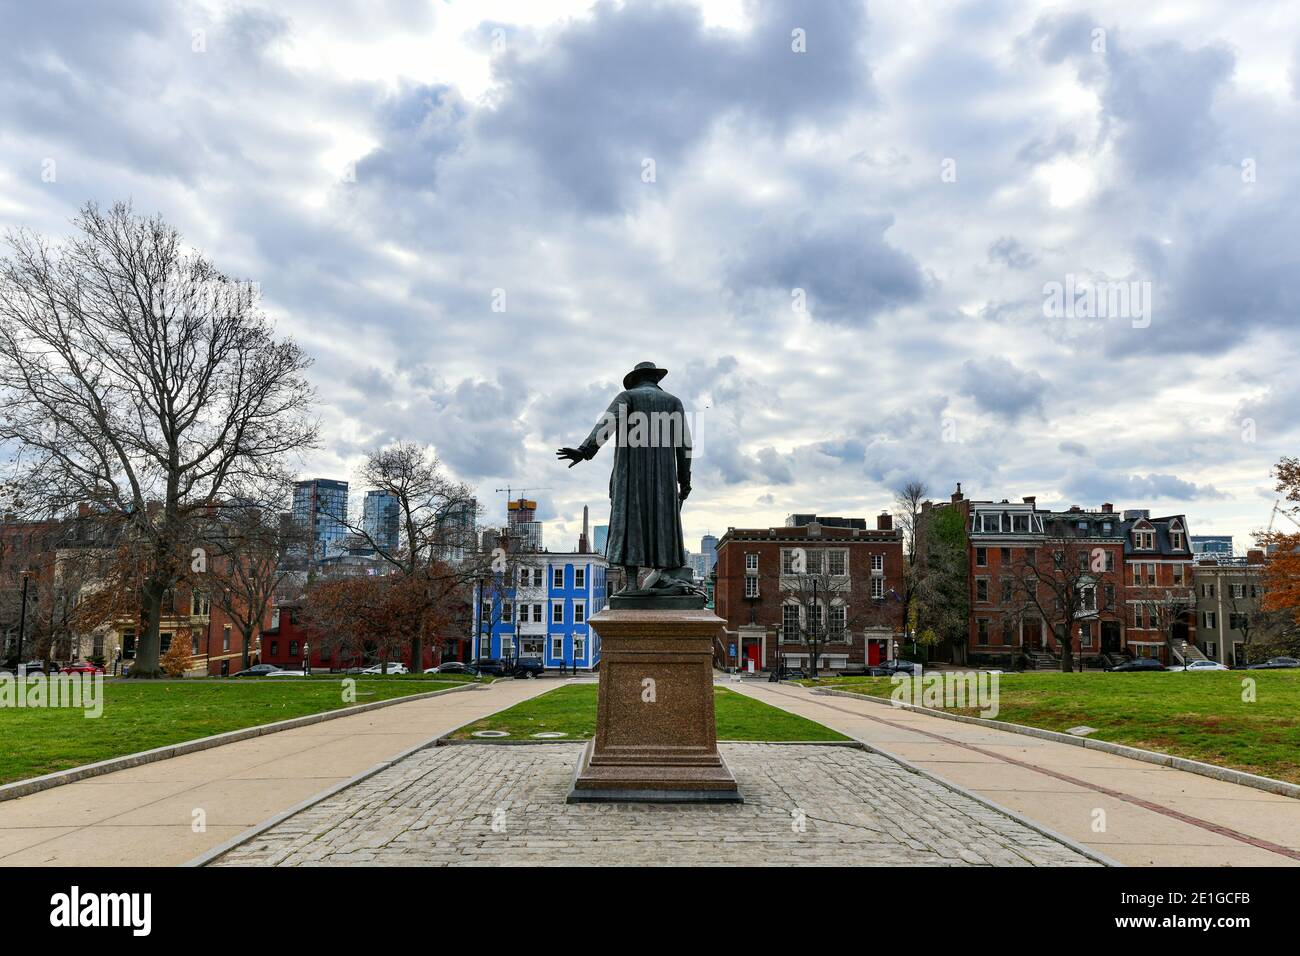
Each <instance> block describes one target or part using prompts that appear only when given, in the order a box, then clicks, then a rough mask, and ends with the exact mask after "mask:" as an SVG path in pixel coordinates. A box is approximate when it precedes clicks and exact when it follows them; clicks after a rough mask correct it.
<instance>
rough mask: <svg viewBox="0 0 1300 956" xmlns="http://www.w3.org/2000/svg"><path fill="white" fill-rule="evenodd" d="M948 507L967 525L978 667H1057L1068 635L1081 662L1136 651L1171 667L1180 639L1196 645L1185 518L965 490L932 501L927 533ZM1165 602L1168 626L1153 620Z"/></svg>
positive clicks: (972, 641) (927, 507)
mask: <svg viewBox="0 0 1300 956" xmlns="http://www.w3.org/2000/svg"><path fill="white" fill-rule="evenodd" d="M947 508H952V509H955V510H956V511H957V512H958V513H959V514H961V516H962V521H963V524H964V526H965V528H966V535H967V549H968V562H969V563H968V567H969V574H970V580H969V588H970V624H969V633H968V639H967V653H968V657H969V659H970V660H971V662H972V663H988V664H1000V665H1009V666H1017V665H1019V664H1021V663H1023V662H1026V661H1027V662H1028V663H1030V664H1031V665H1033V664H1037V665H1038V666H1044V667H1047V666H1052V664H1053V659H1055V660H1056V661H1059V659H1060V656H1061V649H1062V646H1063V645H1064V642H1065V641H1066V640H1067V639H1068V640H1069V642H1070V648H1071V651H1072V653H1073V655H1075V659H1076V660H1077V659H1078V657H1080V656H1082V658H1083V659H1084V660H1085V662H1086V663H1088V664H1089V665H1100V664H1104V663H1106V662H1107V661H1112V662H1113V661H1117V660H1119V659H1120V658H1121V657H1124V656H1128V655H1146V656H1154V657H1158V658H1160V659H1161V660H1164V661H1166V662H1168V660H1169V658H1168V653H1169V651H1168V645H1169V642H1170V641H1171V640H1173V641H1177V640H1178V639H1179V638H1182V639H1185V640H1187V641H1188V642H1193V641H1194V614H1193V613H1192V610H1193V605H1194V592H1193V590H1192V581H1191V560H1192V554H1191V551H1190V544H1189V539H1188V536H1187V523H1186V520H1185V518H1183V516H1181V515H1178V516H1173V517H1170V518H1157V519H1150V518H1148V517H1147V515H1148V512H1145V511H1128V512H1124V513H1123V515H1121V514H1119V513H1117V512H1116V511H1115V507H1114V505H1112V504H1110V503H1106V504H1103V505H1102V506H1101V507H1100V508H1097V509H1085V508H1081V507H1079V506H1077V505H1075V506H1072V507H1070V508H1068V509H1066V510H1065V511H1052V510H1049V509H1040V508H1039V507H1038V504H1037V500H1036V498H1035V497H1033V496H1028V497H1025V498H1022V499H1021V500H1020V501H1018V502H1012V501H1010V500H1008V499H1005V498H1004V499H1002V500H1001V501H978V500H972V499H969V498H967V497H965V496H964V495H963V494H962V492H961V486H960V485H958V486H957V490H956V492H954V494H953V495H952V498H951V500H950V501H948V502H943V503H940V504H937V505H935V504H932V503H930V502H926V503H925V504H924V506H923V508H922V522H921V524H922V528H923V530H922V533H924V525H925V523H926V522H927V521H929V520H931V518H932V516H933V514H934V513H935V512H936V511H937V510H939V509H947ZM1031 590H1032V591H1033V596H1032V597H1031V596H1030V592H1031ZM1062 595H1064V596H1065V597H1066V598H1067V599H1066V600H1065V601H1062V599H1061V598H1062ZM1064 604H1070V605H1072V606H1071V607H1070V608H1068V609H1067V608H1065V607H1064V606H1063V605H1064ZM1157 604H1158V605H1159V606H1160V607H1161V611H1160V618H1159V623H1158V624H1157V623H1155V622H1154V619H1152V618H1150V617H1149V616H1148V615H1149V614H1150V613H1151V612H1150V609H1151V608H1153V607H1154V606H1156V605H1157ZM1182 606H1186V611H1182V610H1179V609H1178V608H1179V607H1182ZM1139 608H1141V609H1142V616H1141V617H1140V618H1139V617H1138V609H1139ZM1067 617H1069V618H1070V619H1069V620H1067ZM1067 635H1068V638H1067Z"/></svg>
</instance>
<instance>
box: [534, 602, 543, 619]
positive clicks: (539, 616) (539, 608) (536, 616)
mask: <svg viewBox="0 0 1300 956" xmlns="http://www.w3.org/2000/svg"><path fill="white" fill-rule="evenodd" d="M533 623H534V624H541V623H542V606H541V605H540V604H534V605H533Z"/></svg>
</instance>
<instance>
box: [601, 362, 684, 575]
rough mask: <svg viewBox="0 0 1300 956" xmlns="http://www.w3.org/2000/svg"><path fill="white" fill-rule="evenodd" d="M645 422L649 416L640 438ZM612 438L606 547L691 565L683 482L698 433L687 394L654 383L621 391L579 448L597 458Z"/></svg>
mask: <svg viewBox="0 0 1300 956" xmlns="http://www.w3.org/2000/svg"><path fill="white" fill-rule="evenodd" d="M636 413H640V415H639V416H638V415H637V414H636ZM638 421H644V422H647V423H648V424H646V425H645V426H644V427H643V428H642V429H641V431H640V437H638V430H637V428H636V425H637V422H638ZM652 433H653V434H654V435H655V438H654V440H651V437H650V436H651V434H652ZM610 438H613V439H615V450H614V468H613V471H611V472H610V476H609V542H608V545H607V546H606V551H605V554H606V557H608V559H609V563H610V564H621V565H628V566H632V567H641V568H680V567H683V566H684V565H685V564H686V548H685V546H684V545H683V543H682V516H681V501H680V499H679V498H678V485H679V483H680V485H681V487H684V488H689V487H690V484H691V435H690V430H689V428H688V427H687V424H686V412H685V410H684V408H683V407H682V403H681V400H680V399H679V398H677V397H676V396H675V395H670V394H668V393H667V392H665V391H664V390H663V389H662V388H660V387H659V386H658V385H655V384H652V383H648V382H647V383H645V384H642V385H638V386H636V387H635V388H630V389H627V390H626V391H623V392H620V393H619V394H618V396H617V397H616V398H615V399H614V401H613V402H611V403H610V406H609V409H608V410H607V411H606V412H605V417H604V418H603V419H602V420H601V421H599V422H597V423H596V427H595V428H593V429H592V431H591V434H590V435H588V436H587V440H586V441H584V442H583V443H582V445H581V446H580V447H579V449H578V450H579V451H581V452H582V454H583V456H584V457H586V458H591V457H592V456H594V455H595V454H596V452H597V451H599V450H600V446H601V445H602V444H604V443H605V441H607V440H608V439H610Z"/></svg>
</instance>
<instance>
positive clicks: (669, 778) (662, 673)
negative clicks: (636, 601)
mask: <svg viewBox="0 0 1300 956" xmlns="http://www.w3.org/2000/svg"><path fill="white" fill-rule="evenodd" d="M590 624H591V627H592V628H593V629H594V630H595V632H596V633H597V634H598V635H599V636H600V692H599V703H598V705H597V711H596V736H595V737H594V738H593V739H592V740H591V742H590V743H589V744H588V745H587V748H586V750H585V751H584V752H583V755H582V759H581V760H580V761H579V764H578V769H577V772H576V774H575V776H574V780H573V789H572V790H571V792H570V793H569V797H568V802H569V803H586V802H654V803H714V802H718V803H741V802H743V801H742V798H741V795H740V791H739V789H738V788H737V787H736V778H735V777H734V776H732V774H731V771H730V770H729V769H728V768H727V765H726V763H725V762H724V761H723V759H722V756H721V755H720V754H719V753H718V740H717V730H716V727H715V725H714V717H713V650H714V641H715V640H716V639H717V638H718V637H719V636H720V635H721V633H722V624H723V622H722V618H720V617H718V616H717V615H716V614H714V613H713V612H712V611H710V610H706V609H704V608H684V609H663V608H641V607H636V608H630V609H629V608H606V609H605V610H603V611H601V612H600V613H599V614H597V615H595V616H594V617H592V618H591V620H590Z"/></svg>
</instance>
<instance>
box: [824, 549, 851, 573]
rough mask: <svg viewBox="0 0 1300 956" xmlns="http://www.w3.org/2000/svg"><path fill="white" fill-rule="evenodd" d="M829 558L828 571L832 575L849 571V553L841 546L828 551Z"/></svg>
mask: <svg viewBox="0 0 1300 956" xmlns="http://www.w3.org/2000/svg"><path fill="white" fill-rule="evenodd" d="M828 556H829V559H830V573H831V574H833V575H844V574H848V573H849V553H848V551H845V550H844V549H842V548H836V549H835V550H834V551H830V552H828Z"/></svg>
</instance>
